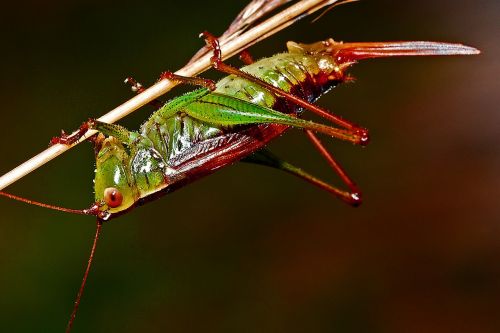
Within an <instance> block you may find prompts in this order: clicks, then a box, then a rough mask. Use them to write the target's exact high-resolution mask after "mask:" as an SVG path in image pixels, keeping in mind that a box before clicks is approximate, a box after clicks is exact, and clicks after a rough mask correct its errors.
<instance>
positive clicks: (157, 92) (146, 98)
mask: <svg viewBox="0 0 500 333" xmlns="http://www.w3.org/2000/svg"><path fill="white" fill-rule="evenodd" d="M336 2H338V0H326V1H325V0H302V1H300V2H298V3H296V4H294V5H292V6H290V7H288V8H286V9H284V10H283V11H281V12H279V13H278V14H276V15H274V16H273V17H271V18H269V19H267V20H266V21H264V22H262V23H261V24H259V25H257V26H255V27H254V28H252V29H250V30H248V31H247V32H245V33H242V34H241V35H240V36H238V37H237V38H235V39H232V40H230V41H228V42H227V43H225V44H222V45H221V51H222V55H223V59H227V58H229V57H232V56H233V55H235V54H237V53H239V52H241V51H243V50H244V49H246V48H248V47H250V46H251V45H253V44H255V43H256V42H257V41H260V40H261V39H262V37H263V36H265V37H268V36H270V35H271V34H273V33H276V32H278V31H279V30H281V29H283V28H285V27H287V26H289V25H290V24H292V23H293V22H295V21H297V20H299V19H300V18H303V17H304V16H306V15H307V14H311V13H313V12H315V11H317V10H319V9H321V8H323V7H324V6H328V5H331V4H333V3H336ZM209 68H210V55H205V56H203V57H201V58H200V59H199V60H197V61H196V62H195V63H192V64H190V65H188V66H185V67H183V68H182V69H180V70H179V71H177V72H175V74H176V75H181V76H195V75H197V74H199V73H201V72H203V71H206V70H207V69H209ZM175 85H176V83H175V82H172V81H169V80H161V81H159V82H158V83H156V84H155V85H153V86H151V87H150V88H148V89H146V90H145V91H144V92H142V93H141V94H139V95H136V96H135V97H133V98H131V99H130V100H128V101H127V102H125V103H123V104H122V105H120V106H118V107H117V108H115V109H113V110H111V111H110V112H108V113H107V114H105V115H104V116H102V117H100V118H98V120H99V121H102V122H106V123H114V122H116V121H118V120H119V119H121V118H123V117H125V116H127V115H128V114H130V113H132V112H134V111H135V110H137V109H139V108H140V107H142V106H144V105H146V104H148V103H149V102H151V101H153V100H154V99H156V98H158V97H160V96H161V95H163V94H165V93H166V92H168V91H169V90H171V89H172V88H173V87H174V86H175ZM95 133H96V131H94V130H91V131H88V132H87V133H86V134H85V135H84V136H83V137H82V138H81V139H80V140H79V141H78V142H76V143H75V144H73V145H71V146H67V145H62V144H56V145H53V146H51V147H49V148H47V149H46V150H44V151H43V152H41V153H40V154H38V155H36V156H34V157H32V158H31V159H29V160H28V161H26V162H24V163H23V164H21V165H19V166H18V167H16V168H15V169H13V170H11V171H10V172H8V173H6V174H5V175H3V176H2V177H0V190H2V189H4V188H5V187H7V186H9V185H10V184H12V183H14V182H15V181H17V180H19V179H21V178H22V177H24V176H26V175H27V174H29V173H31V172H32V171H34V170H36V169H38V168H39V167H41V166H42V165H44V164H45V163H47V162H49V161H51V160H52V159H54V158H56V157H57V156H59V155H61V154H62V153H64V152H65V151H67V150H69V149H70V148H72V147H74V146H76V145H77V144H79V143H80V142H82V141H84V140H85V139H86V138H88V137H90V136H92V135H93V134H95Z"/></svg>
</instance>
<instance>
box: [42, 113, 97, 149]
mask: <svg viewBox="0 0 500 333" xmlns="http://www.w3.org/2000/svg"><path fill="white" fill-rule="evenodd" d="M93 124H94V120H93V119H89V120H88V121H86V122H84V123H83V124H82V125H81V126H80V127H79V128H78V130H77V131H76V132H74V133H73V134H70V135H68V134H66V132H64V131H63V130H62V131H61V136H56V137H53V138H52V139H51V140H50V145H51V146H52V145H55V144H58V143H60V144H63V145H72V144H74V143H75V142H77V141H78V140H80V139H81V138H82V136H84V135H85V133H87V131H88V130H89V129H90V128H91V127H92V126H93Z"/></svg>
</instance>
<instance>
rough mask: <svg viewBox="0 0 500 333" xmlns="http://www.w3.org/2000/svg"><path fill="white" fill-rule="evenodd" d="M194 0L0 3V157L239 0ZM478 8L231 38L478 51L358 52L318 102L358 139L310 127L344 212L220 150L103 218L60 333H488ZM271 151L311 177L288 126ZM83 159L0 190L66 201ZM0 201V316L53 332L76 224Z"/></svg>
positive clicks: (488, 7) (109, 98)
mask: <svg viewBox="0 0 500 333" xmlns="http://www.w3.org/2000/svg"><path fill="white" fill-rule="evenodd" d="M200 3H201V2H200V1H198V2H196V1H190V0H186V1H148V2H138V1H128V0H125V1H121V3H120V4H115V3H114V2H111V1H102V0H101V1H89V0H87V1H83V0H72V1H50V0H48V1H44V2H35V1H28V2H10V3H9V4H8V5H7V4H4V5H3V9H2V13H1V14H0V15H1V16H0V18H1V20H0V25H1V26H0V27H1V30H2V33H1V36H2V38H1V41H2V51H1V52H0V57H1V59H0V66H1V72H2V79H1V83H0V85H1V86H0V101H1V103H2V108H1V111H0V112H1V118H0V119H1V124H2V130H1V131H0V154H1V155H0V156H1V157H0V161H1V163H0V172H1V173H4V172H7V171H8V170H10V169H11V168H13V167H14V166H16V165H18V164H19V163H21V162H23V161H24V160H26V159H27V158H28V157H31V156H32V155H34V154H35V153H38V152H39V151H41V150H42V149H44V148H45V147H46V146H47V143H48V141H49V139H50V138H51V137H52V136H53V135H56V134H57V133H58V131H59V130H60V129H61V128H64V129H68V130H70V129H74V128H76V127H77V126H78V125H79V124H80V123H81V122H82V121H83V120H85V119H87V118H89V117H98V116H99V115H101V114H103V113H104V112H105V111H107V110H110V109H111V108H113V107H114V106H116V105H118V104H120V103H121V102H123V101H124V100H126V99H127V98H129V97H130V96H131V93H130V92H129V89H128V88H126V87H125V86H124V85H123V84H122V80H123V79H124V78H125V77H126V76H128V75H132V76H134V77H136V78H137V79H138V80H140V81H143V83H147V84H150V83H152V82H154V81H155V80H156V78H157V77H158V75H159V73H160V72H161V71H163V70H167V69H171V70H175V69H178V68H180V67H181V66H182V65H183V64H184V63H185V62H186V61H187V60H188V59H189V58H190V56H191V55H192V54H193V53H194V52H195V51H196V50H197V49H198V48H199V47H200V46H201V45H202V41H201V40H199V39H198V38H197V34H198V33H199V32H200V31H203V30H205V29H207V30H209V31H211V32H213V33H215V34H220V33H222V32H223V31H224V29H225V27H226V26H227V25H228V23H229V22H230V21H232V19H233V18H234V17H235V15H236V14H237V13H238V12H239V10H240V9H241V8H242V7H243V6H244V4H245V3H246V2H245V1H210V2H209V1H206V2H204V3H205V4H204V5H200ZM499 12H500V3H499V2H498V1H497V0H483V1H452V0H442V1H431V0H425V1H417V0H411V1H410V0H409V1H395V0H393V1H389V0H373V1H368V0H367V1H362V2H360V3H357V4H352V5H348V6H342V7H339V8H336V9H335V10H333V11H332V12H330V13H329V14H328V15H326V16H325V17H323V18H322V19H321V20H320V21H319V22H317V23H315V24H311V23H310V19H308V20H304V21H303V22H301V23H300V24H297V25H295V26H294V27H291V28H289V29H288V30H286V31H284V32H282V33H279V34H278V35H276V36H275V37H272V38H270V39H268V40H266V41H265V42H263V43H261V44H259V45H258V46H255V47H253V48H252V49H251V51H252V53H253V54H254V56H256V57H260V56H269V55H271V54H273V53H276V52H279V51H281V50H283V49H284V45H285V42H286V41H287V40H290V39H291V40H296V41H302V42H313V41H318V40H321V39H325V38H328V37H333V38H335V39H338V40H345V41H377V40H411V39H417V40H418V39H420V40H425V39H427V40H441V41H456V42H464V43H468V44H471V45H474V46H476V47H478V48H480V49H482V50H483V52H484V53H483V55H481V56H476V57H448V58H412V59H409V58H407V59H384V60H372V61H367V62H364V63H363V64H360V65H358V66H356V67H355V69H354V70H353V71H352V74H353V75H354V76H356V77H357V78H358V80H357V82H356V83H355V84H349V85H346V86H342V87H340V88H338V89H336V90H335V91H333V92H332V93H330V94H329V95H328V96H325V97H324V98H323V99H322V100H321V101H320V104H321V105H323V106H325V107H328V108H329V109H331V110H333V111H335V112H337V113H339V114H341V115H344V116H346V117H347V118H349V119H351V120H353V121H356V122H357V123H360V124H362V125H364V126H366V127H368V128H369V129H370V130H371V133H372V143H371V144H370V145H369V146H368V147H366V148H364V149H362V148H359V147H354V146H352V145H349V144H345V143H342V142H338V141H334V140H327V141H328V142H329V146H330V147H331V149H332V151H333V152H334V153H335V155H336V156H337V157H338V159H339V160H340V161H341V162H342V163H343V165H344V166H345V167H346V169H347V170H348V171H349V173H350V174H351V175H352V176H353V178H354V179H355V180H356V181H357V182H358V183H359V184H360V186H361V187H362V189H363V190H364V198H365V203H364V205H362V206H361V207H360V208H357V209H354V208H351V207H348V206H346V205H344V204H342V203H341V202H339V201H338V200H336V199H335V198H333V197H331V196H330V195H328V194H326V193H324V192H322V191H320V190H318V189H316V188H313V187H311V186H310V185H308V184H306V183H304V182H301V181H300V180H297V179H295V178H293V177H291V176H289V175H286V174H281V173H279V172H277V171H274V170H269V169H266V168H264V167H258V166H252V165H235V166H232V167H228V168H226V169H224V170H221V171H220V172H218V173H216V174H214V175H212V176H210V177H207V178H205V179H203V180H201V181H198V182H196V183H193V184H192V185H190V186H188V187H186V188H184V189H182V190H180V191H178V192H176V193H173V194H171V195H168V196H166V197H163V198H162V199H161V200H157V201H155V202H153V203H150V204H148V205H146V206H144V207H141V208H139V209H136V210H134V211H133V212H131V213H130V214H128V215H126V216H123V217H122V218H120V219H117V220H114V221H112V222H111V223H109V224H107V225H105V228H104V230H103V235H102V242H101V243H100V245H99V248H98V252H97V257H96V262H95V266H94V269H93V272H92V274H91V276H90V278H89V281H88V285H87V290H86V294H85V296H84V299H83V301H82V304H81V309H80V313H79V314H78V317H77V320H76V324H75V329H74V332H141V331H148V332H172V333H174V332H175V333H176V332H499V331H500V316H498V313H499V309H500V283H499V282H500V275H499V274H500V269H499V268H500V266H499V260H500V203H499V198H500V176H499V170H500V154H499V153H500V145H499V139H498V135H499V134H500V114H499V112H498V111H499V110H498V105H499V103H500V97H499V89H498V88H499V86H498V78H499V74H500V71H499V69H500V66H499V62H498V59H497V58H498V54H499V53H500V52H499V51H500V48H499V46H498V41H499V40H500V38H499V36H500V33H499V32H500V31H499V25H498V22H499V15H498V13H499ZM205 76H208V77H212V78H217V77H219V76H218V74H217V73H207V74H206V75H205ZM182 91H183V90H182V89H176V90H174V91H173V92H171V93H170V94H168V98H171V97H174V96H175V95H176V94H179V93H181V92H182ZM150 112H151V110H150V109H149V108H144V109H143V110H141V111H139V112H136V113H135V114H134V115H132V116H129V117H128V118H127V119H125V120H124V121H122V122H121V123H122V124H124V125H126V126H128V127H130V128H137V127H138V126H139V125H140V123H141V122H142V121H143V120H144V119H146V118H147V116H148V115H149V113H150ZM272 148H273V149H274V150H275V151H276V152H277V153H278V154H279V155H281V156H284V157H286V158H288V159H290V160H291V161H294V162H296V163H297V164H299V165H301V166H304V168H306V169H309V170H311V171H315V172H316V173H317V174H318V175H321V176H323V177H325V178H328V177H331V173H330V172H329V170H328V168H327V166H326V165H325V163H324V162H323V161H322V160H321V159H320V158H319V157H318V156H317V154H316V153H315V152H314V151H313V149H312V148H311V145H310V143H309V142H308V141H307V140H305V138H304V137H303V135H302V134H301V132H299V131H289V133H288V134H287V135H285V136H283V137H282V138H280V139H278V140H276V142H274V143H273V144H272ZM93 163H94V162H93V152H92V148H91V145H90V144H83V145H81V146H80V147H78V148H77V149H74V150H72V151H71V152H69V153H67V154H65V155H64V156H62V157H60V158H58V159H57V160H56V161H53V162H51V163H50V164H48V165H46V166H44V167H43V168H41V169H39V170H38V171H36V172H34V173H32V174H31V175H29V176H28V177H26V178H24V179H23V180H22V181H20V182H18V183H16V184H15V185H13V186H11V187H9V188H8V190H9V191H10V192H12V193H16V194H20V195H24V196H26V197H28V198H34V199H39V200H42V201H44V202H49V203H56V204H60V205H63V206H68V207H86V206H88V205H89V203H90V202H91V201H92V198H93V190H92V178H93V169H94V165H93ZM329 179H333V178H329ZM0 210H1V215H0V220H1V223H0V330H1V331H3V332H61V331H63V329H64V327H65V324H66V321H67V319H68V317H69V313H70V311H71V306H72V302H73V299H74V297H75V294H76V291H77V288H78V286H79V284H80V281H81V276H82V273H83V269H84V263H85V261H86V260H87V256H88V252H89V249H90V245H91V239H92V236H93V234H94V228H95V225H94V221H93V219H92V218H89V217H81V216H71V215H66V214H62V213H57V212H52V211H48V210H43V209H40V208H36V207H29V206H26V205H24V204H20V203H16V202H13V201H9V200H7V199H1V200H0Z"/></svg>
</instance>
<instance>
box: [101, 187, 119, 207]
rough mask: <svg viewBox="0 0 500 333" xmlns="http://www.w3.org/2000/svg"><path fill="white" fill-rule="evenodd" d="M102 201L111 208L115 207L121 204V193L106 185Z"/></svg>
mask: <svg viewBox="0 0 500 333" xmlns="http://www.w3.org/2000/svg"><path fill="white" fill-rule="evenodd" d="M104 201H106V204H107V205H108V206H109V207H111V208H116V207H118V206H120V205H121V204H122V201H123V195H122V194H121V193H120V191H118V190H117V189H116V188H114V187H108V188H107V189H105V190H104Z"/></svg>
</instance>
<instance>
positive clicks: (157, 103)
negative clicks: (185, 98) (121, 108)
mask: <svg viewBox="0 0 500 333" xmlns="http://www.w3.org/2000/svg"><path fill="white" fill-rule="evenodd" d="M125 83H126V84H129V85H130V87H131V89H132V91H133V92H135V93H137V94H140V93H142V92H143V91H144V90H146V89H145V88H144V87H143V85H142V84H141V83H139V82H137V81H136V80H135V79H134V78H133V77H128V78H126V79H125ZM148 104H149V105H151V106H152V107H153V108H155V110H158V109H159V108H161V107H162V106H163V104H165V103H164V102H162V101H161V100H159V99H154V100H152V101H151V102H149V103H148Z"/></svg>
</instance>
